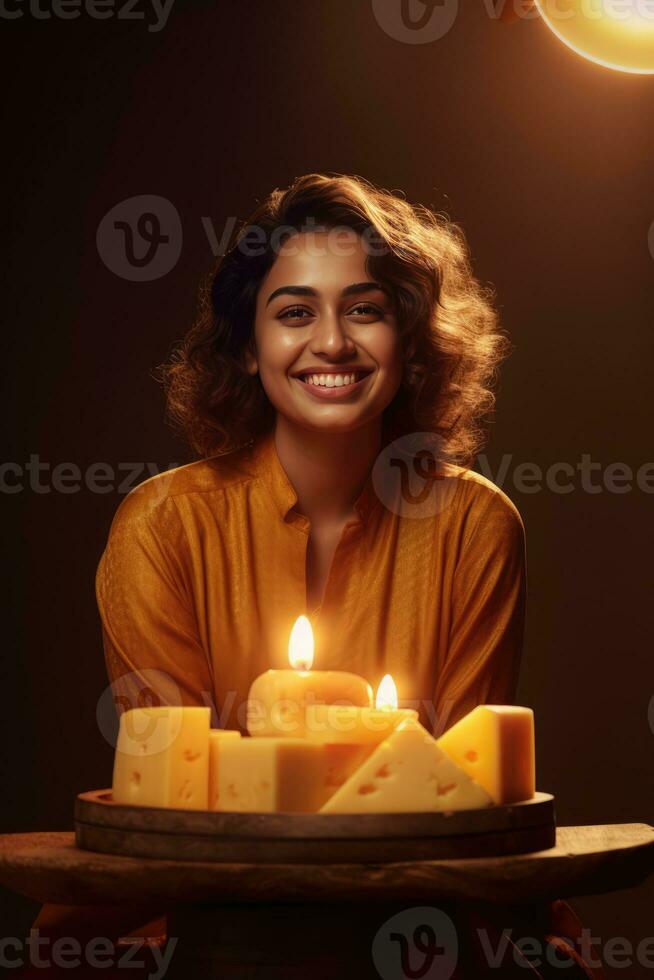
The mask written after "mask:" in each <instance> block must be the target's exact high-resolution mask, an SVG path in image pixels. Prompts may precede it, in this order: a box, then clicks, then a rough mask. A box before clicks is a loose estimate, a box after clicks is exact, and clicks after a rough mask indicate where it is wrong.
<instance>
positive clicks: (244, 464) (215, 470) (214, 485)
mask: <svg viewBox="0 0 654 980" xmlns="http://www.w3.org/2000/svg"><path fill="white" fill-rule="evenodd" d="M249 450H250V447H249V446H246V447H242V448H240V449H236V450H233V451H232V452H229V453H225V454H221V455H215V456H209V457H207V458H205V459H199V460H195V461H194V462H191V463H185V464H183V465H181V466H173V467H171V468H170V469H167V470H163V471H162V472H161V473H156V474H155V475H154V476H151V477H148V479H146V480H143V482H142V483H139V484H138V486H136V487H134V488H133V489H132V490H130V492H129V493H128V494H127V495H126V496H125V498H124V499H123V500H122V501H121V502H120V504H119V505H118V508H117V510H116V512H115V514H114V518H113V522H112V531H115V530H116V529H117V528H119V527H120V526H121V525H129V526H130V527H131V528H137V527H138V526H139V525H146V524H147V525H152V524H153V523H155V522H159V521H166V522H169V521H170V516H171V514H172V513H174V512H175V510H176V501H179V500H180V499H181V498H185V499H189V498H190V499H191V500H192V499H193V498H200V497H202V496H203V495H206V494H208V493H215V492H216V491H218V492H220V491H226V490H228V489H230V488H232V487H237V486H239V485H242V484H247V483H248V482H250V481H251V480H253V479H254V478H255V475H256V474H255V473H254V471H253V469H252V467H251V460H250V451H249Z"/></svg>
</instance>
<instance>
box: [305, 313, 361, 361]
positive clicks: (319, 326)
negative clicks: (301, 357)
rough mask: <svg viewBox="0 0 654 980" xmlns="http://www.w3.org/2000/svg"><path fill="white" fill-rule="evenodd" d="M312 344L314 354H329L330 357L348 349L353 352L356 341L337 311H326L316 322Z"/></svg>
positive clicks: (312, 334)
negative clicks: (349, 333) (330, 312)
mask: <svg viewBox="0 0 654 980" xmlns="http://www.w3.org/2000/svg"><path fill="white" fill-rule="evenodd" d="M310 346H311V350H312V352H313V353H314V354H328V355H329V356H330V357H335V356H337V355H338V354H341V353H343V352H346V351H347V352H351V351H352V350H353V349H354V342H353V340H352V339H351V337H350V336H349V335H348V332H347V327H346V325H345V324H344V323H343V322H342V321H341V319H340V317H339V316H338V315H337V314H335V313H334V314H329V313H325V314H323V315H322V316H320V317H318V318H317V320H316V322H315V324H314V328H313V331H312V333H311V343H310Z"/></svg>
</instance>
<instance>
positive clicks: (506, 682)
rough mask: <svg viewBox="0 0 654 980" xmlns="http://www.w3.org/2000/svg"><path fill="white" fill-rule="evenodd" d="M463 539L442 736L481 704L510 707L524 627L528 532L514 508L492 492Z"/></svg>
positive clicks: (437, 702)
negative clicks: (508, 705)
mask: <svg viewBox="0 0 654 980" xmlns="http://www.w3.org/2000/svg"><path fill="white" fill-rule="evenodd" d="M484 496H485V502H484V503H482V504H481V507H480V510H479V513H478V515H477V516H472V521H471V526H470V528H468V529H467V530H466V532H465V533H464V539H463V544H462V548H461V554H460V557H459V560H458V562H457V566H456V570H455V572H454V579H453V583H452V599H451V604H452V605H451V609H452V621H451V629H450V636H449V644H448V651H447V655H446V658H445V664H444V667H443V669H442V671H441V675H440V677H439V678H438V683H437V687H436V693H435V698H434V707H435V712H436V715H435V718H436V734H437V735H440V734H442V733H443V732H444V731H446V730H447V729H448V728H450V727H451V726H452V725H453V724H454V723H455V722H457V721H458V720H459V719H460V718H462V717H463V716H464V715H465V714H467V713H468V712H469V711H472V709H473V708H475V707H476V706H477V705H478V704H513V703H514V702H515V697H516V691H517V686H518V674H519V671H520V660H521V657H522V646H523V639H524V628H525V600H526V542H525V529H524V525H523V523H522V519H521V517H520V514H519V512H518V510H517V509H516V507H515V505H514V504H513V503H512V502H511V501H510V499H509V498H508V497H507V496H506V495H505V494H503V493H501V492H500V491H497V490H490V491H488V495H484Z"/></svg>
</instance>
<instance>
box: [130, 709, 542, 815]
mask: <svg viewBox="0 0 654 980" xmlns="http://www.w3.org/2000/svg"><path fill="white" fill-rule="evenodd" d="M534 792H535V755H534V717H533V711H532V710H531V709H530V708H524V707H515V706H510V705H480V706H479V707H477V708H475V709H474V710H473V711H471V712H470V713H469V714H467V715H466V716H465V717H464V718H462V719H461V720H460V721H458V722H457V723H456V724H455V725H453V726H452V728H450V729H449V730H448V731H446V732H445V734H444V735H442V736H441V737H440V738H438V739H436V738H434V737H433V736H432V735H430V733H429V732H428V731H427V730H426V729H425V728H424V727H423V726H422V725H421V724H420V723H419V722H418V721H417V719H416V718H414V717H410V718H406V717H405V718H403V719H402V720H400V721H399V723H398V724H397V726H396V727H394V728H392V730H391V731H388V730H387V731H382V732H381V733H378V734H376V735H375V734H374V733H371V732H368V734H367V736H366V739H365V741H359V742H357V743H353V742H345V741H334V742H329V741H314V740H311V739H308V738H293V737H288V738H285V737H265V736H264V737H252V736H244V737H242V736H241V734H240V732H237V731H224V730H217V729H211V728H210V709H209V708H196V707H151V708H133V709H131V710H128V711H125V712H124V713H123V714H122V715H121V718H120V730H119V735H118V743H117V746H116V755H115V763H114V774H113V799H114V802H116V803H123V804H130V805H137V806H155V807H172V808H175V809H186V810H218V811H232V812H234V811H236V812H258V813H272V812H288V813H316V812H320V813H391V812H396V813H397V812H404V813H408V812H423V813H424V812H431V811H434V812H435V811H449V810H468V809H475V808H479V807H487V806H492V805H497V804H503V803H514V802H518V801H520V800H526V799H529V798H531V797H532V796H533V795H534Z"/></svg>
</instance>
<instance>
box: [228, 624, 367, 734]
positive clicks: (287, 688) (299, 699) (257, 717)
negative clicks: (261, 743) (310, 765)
mask: <svg viewBox="0 0 654 980" xmlns="http://www.w3.org/2000/svg"><path fill="white" fill-rule="evenodd" d="M313 652H314V651H313V630H312V629H311V623H310V622H309V620H308V619H307V617H306V616H300V617H298V619H297V620H296V622H295V625H294V626H293V629H292V630H291V636H290V639H289V644H288V659H289V663H290V669H288V670H267V671H266V672H265V673H264V674H260V675H259V677H257V678H256V680H255V681H254V682H253V684H252V686H251V687H250V692H249V695H248V710H247V730H248V732H249V734H250V735H257V736H261V735H266V736H270V735H277V736H280V735H283V736H286V737H287V738H306V737H307V736H308V735H309V732H308V731H307V725H306V713H307V711H308V710H309V708H311V707H316V706H318V705H322V706H330V705H334V704H337V703H339V704H340V705H341V706H342V707H357V708H360V707H364V706H365V707H370V705H372V688H371V687H370V684H369V683H368V682H367V681H366V680H365V679H364V678H363V677H360V676H359V675H358V674H350V673H348V672H346V671H342V670H312V669H311V667H312V665H313ZM341 741H348V740H347V739H342V740H341Z"/></svg>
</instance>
